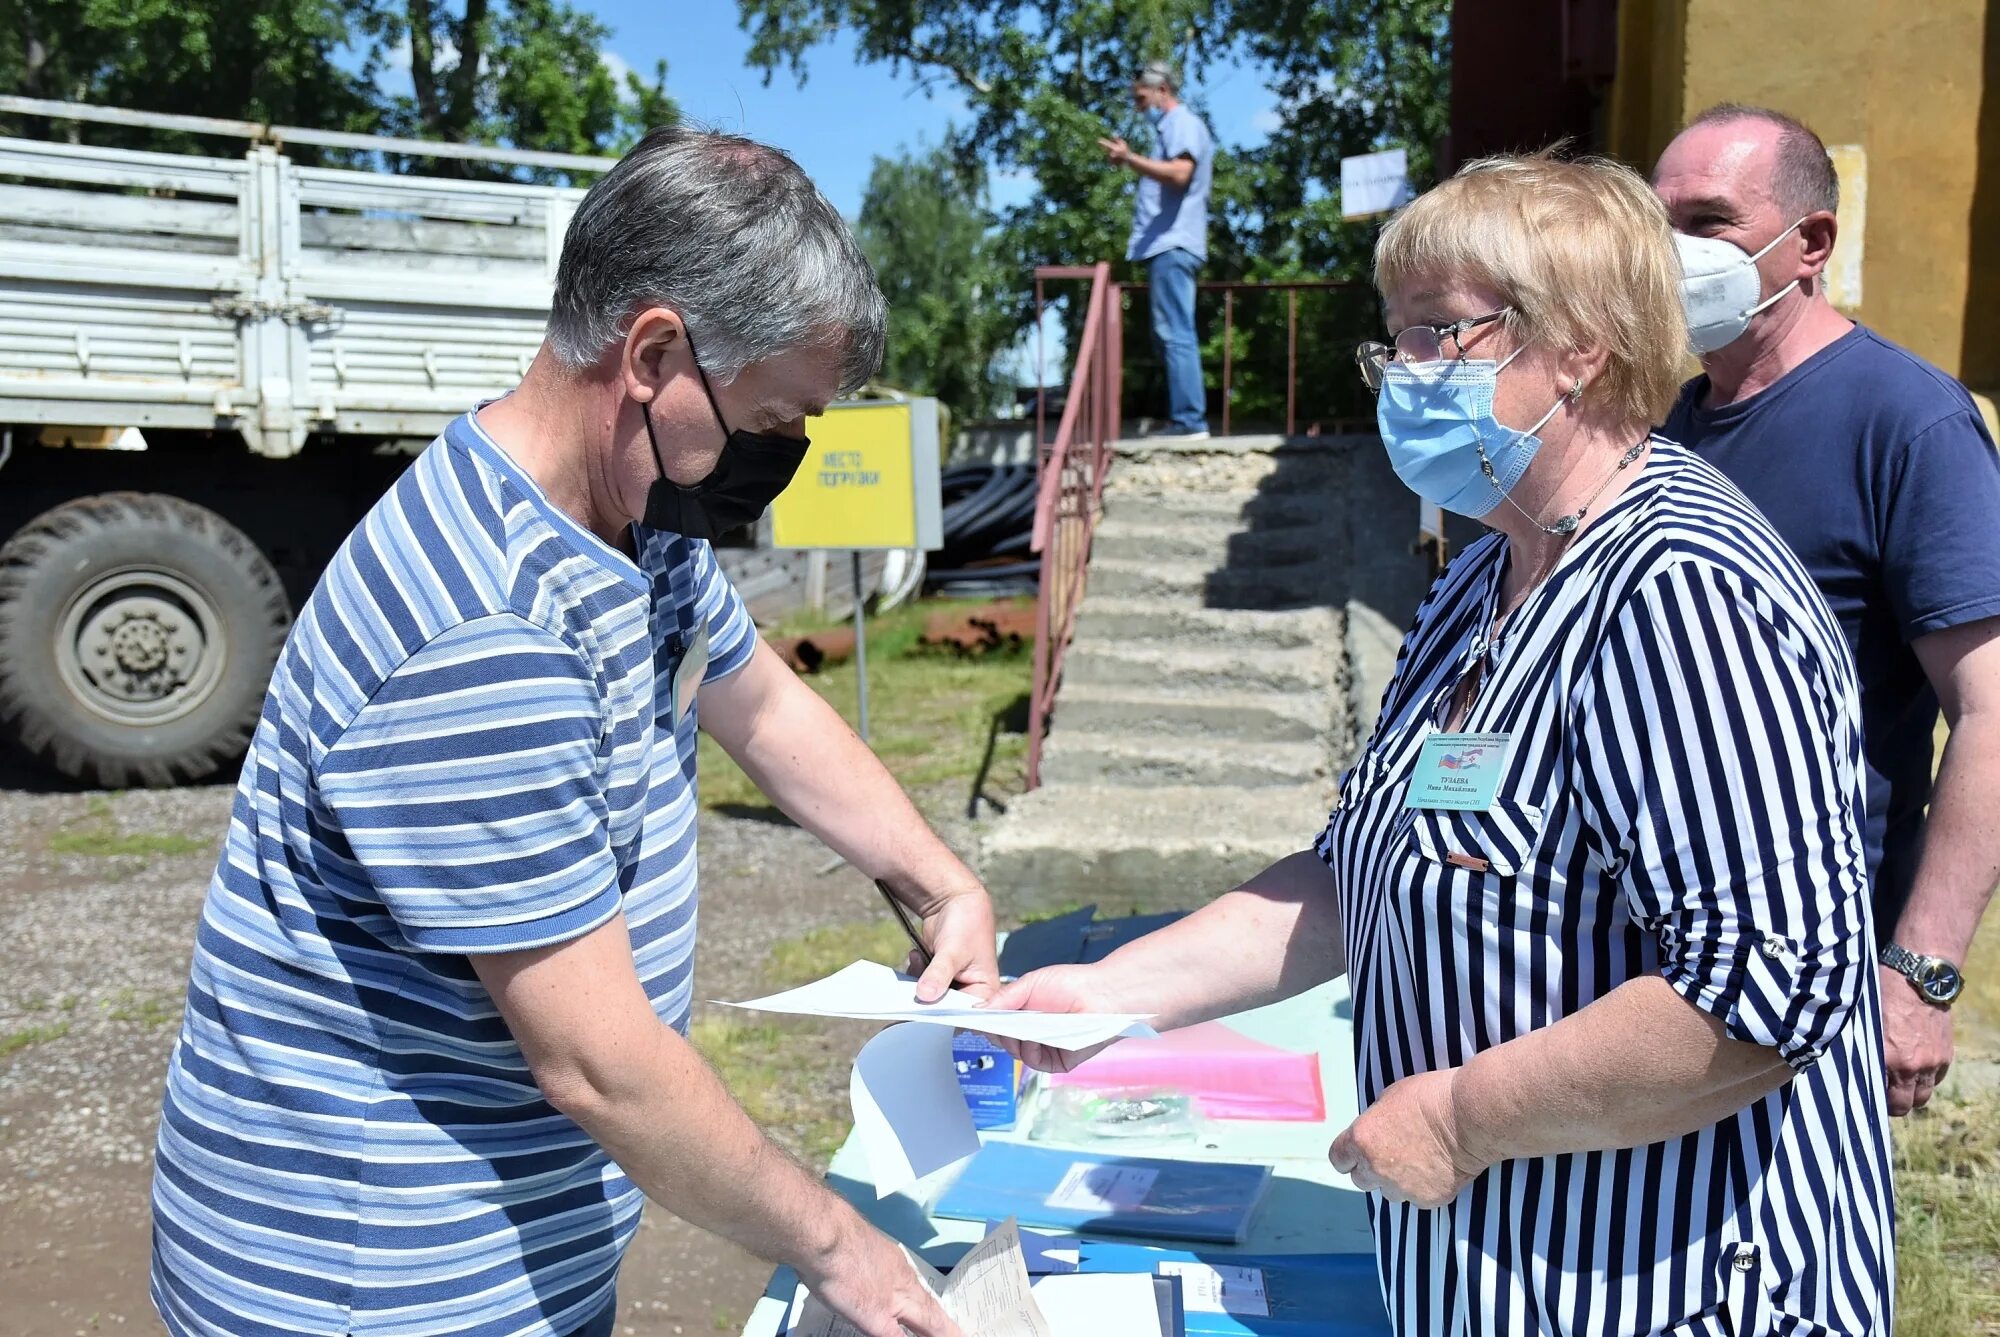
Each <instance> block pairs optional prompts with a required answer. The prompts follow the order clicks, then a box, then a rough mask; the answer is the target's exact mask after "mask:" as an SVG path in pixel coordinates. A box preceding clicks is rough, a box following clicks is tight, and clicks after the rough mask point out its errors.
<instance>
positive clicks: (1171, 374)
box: [1146, 246, 1208, 432]
mask: <svg viewBox="0 0 2000 1337" xmlns="http://www.w3.org/2000/svg"><path fill="white" fill-rule="evenodd" d="M1200 268H1201V261H1199V260H1197V259H1195V258H1194V254H1193V252H1191V251H1184V250H1182V249H1181V248H1180V247H1178V246H1176V247H1174V248H1172V249H1171V250H1165V251H1161V252H1160V253H1159V254H1158V255H1156V256H1154V257H1153V258H1152V259H1150V260H1148V261H1147V262H1146V283H1147V289H1146V291H1147V295H1148V297H1149V298H1150V299H1151V304H1152V311H1153V348H1154V350H1155V351H1156V352H1157V353H1159V355H1160V362H1161V363H1162V364H1163V365H1164V366H1165V367H1166V369H1167V421H1168V422H1169V423H1171V424H1172V425H1173V427H1174V428H1175V429H1176V430H1178V431H1183V432H1205V431H1207V430H1208V401H1207V396H1206V394H1205V393H1204V391H1203V389H1202V383H1201V345H1200V344H1199V343H1197V342H1196V341H1195V337H1194V276H1195V272H1196V271H1197V270H1199V269H1200Z"/></svg>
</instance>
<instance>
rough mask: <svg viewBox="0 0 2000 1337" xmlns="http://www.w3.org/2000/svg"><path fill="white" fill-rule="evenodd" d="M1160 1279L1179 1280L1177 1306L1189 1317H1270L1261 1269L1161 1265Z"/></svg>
mask: <svg viewBox="0 0 2000 1337" xmlns="http://www.w3.org/2000/svg"><path fill="white" fill-rule="evenodd" d="M1159 1271H1160V1275H1161V1276H1163V1277H1179V1278H1180V1279H1181V1303H1182V1304H1183V1305H1185V1306H1186V1307H1187V1311H1188V1313H1190V1314H1244V1315H1248V1316H1250V1317H1252V1318H1269V1317H1271V1297H1270V1296H1269V1295H1268V1294H1267V1293H1266V1292H1265V1289H1264V1269H1263V1268H1261V1267H1233V1266H1231V1265H1229V1264H1227V1263H1216V1264H1214V1265H1210V1264H1208V1263H1183V1262H1173V1261H1168V1262H1163V1263H1161V1264H1160V1267H1159Z"/></svg>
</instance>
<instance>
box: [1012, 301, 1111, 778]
mask: <svg viewBox="0 0 2000 1337" xmlns="http://www.w3.org/2000/svg"><path fill="white" fill-rule="evenodd" d="M1079 278H1088V279H1089V280H1090V296H1089V299H1088V304H1087V305H1086V307H1085V309H1084V319H1083V329H1082V333H1081V334H1080V336H1079V337H1078V339H1077V348H1076V361H1075V366H1076V370H1075V372H1074V374H1073V375H1072V376H1071V378H1070V387H1069V395H1068V398H1067V399H1066V400H1065V401H1064V403H1063V410H1062V420H1061V421H1060V422H1059V423H1058V424H1057V426H1056V434H1055V439H1054V440H1053V441H1045V438H1044V435H1043V432H1042V416H1043V415H1042V407H1041V405H1040V404H1039V403H1037V405H1036V408H1035V418H1036V432H1035V444H1036V455H1035V463H1036V469H1037V479H1036V489H1035V528H1034V536H1033V539H1032V544H1033V548H1034V551H1035V552H1037V553H1038V554H1040V555H1041V559H1042V563H1041V566H1042V569H1041V577H1040V588H1039V591H1038V593H1037V597H1036V600H1035V653H1034V661H1035V671H1034V684H1033V686H1032V688H1031V689H1030V694H1029V697H1028V788H1030V789H1034V788H1037V787H1038V786H1040V784H1041V782H1042V742H1043V739H1044V738H1045V737H1046V735H1047V734H1048V722H1049V715H1050V713H1051V712H1052V711H1053V710H1054V708H1055V699H1056V690H1057V688H1058V687H1060V686H1061V684H1062V671H1063V662H1064V660H1065V659H1066V658H1067V655H1068V651H1069V643H1070V639H1071V638H1072V637H1073V636H1074V635H1075V632H1076V614H1077V609H1078V607H1079V606H1080V605H1081V604H1082V602H1083V589H1084V582H1085V579H1086V578H1087V576H1088V573H1089V566H1090V544H1091V539H1092V537H1093V536H1094V535H1095V534H1096V531H1097V517H1098V514H1099V511H1100V509H1101V505H1102V500H1103V496H1104V477H1105V474H1106V472H1107V471H1108V469H1109V467H1110V464H1111V454H1112V443H1113V442H1114V441H1115V440H1117V437H1118V400H1119V396H1120V394H1121V393H1122V390H1123V386H1122V379H1121V378H1122V373H1121V362H1122V353H1123V349H1122V343H1123V334H1122V329H1121V325H1122V322H1121V321H1120V319H1119V309H1118V291H1117V285H1116V284H1114V283H1113V282H1112V281H1111V266H1110V264H1109V263H1099V264H1096V265H1092V266H1090V267H1089V268H1087V269H1086V268H1082V267H1078V266H1055V265H1051V266H1044V267H1041V268H1038V269H1036V270H1035V289H1036V293H1037V295H1038V296H1039V294H1040V293H1041V291H1042V283H1043V281H1044V280H1046V279H1079ZM1039 398H1040V393H1039V391H1038V392H1037V399H1038V400H1039Z"/></svg>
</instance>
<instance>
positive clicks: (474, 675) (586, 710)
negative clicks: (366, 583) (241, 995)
mask: <svg viewBox="0 0 2000 1337" xmlns="http://www.w3.org/2000/svg"><path fill="white" fill-rule="evenodd" d="M604 729H605V721H604V704H603V700H602V698H601V695H600V693H599V691H598V689H597V684H596V683H595V681H594V680H593V679H592V677H591V676H590V674H589V673H588V671H587V670H586V669H585V667H584V664H583V662H582V660H581V659H580V658H578V656H577V654H576V652H575V651H574V650H572V649H571V648H570V647H569V646H567V645H565V644H564V643H563V642H562V641H560V640H559V639H557V638H556V637H555V636H553V635H551V634H550V633H549V632H547V631H544V630H542V629H541V628H539V627H536V626H534V625H532V624H530V623H528V622H527V621H525V620H523V619H522V618H520V617H518V616H515V615H513V614H501V615H498V616H494V617H486V618H481V619H478V620H476V621H473V622H468V623H465V624H463V625H461V626H458V627H455V628H453V629H452V630H451V631H448V632H446V633H444V634H443V635H441V636H439V637H438V638H437V639H435V640H433V641H431V642H430V643H429V644H428V645H426V646H425V647H424V648H423V649H422V650H420V651H418V652H417V653H416V654H415V655H413V656H411V657H410V658H409V659H408V660H407V661H406V662H405V663H404V664H403V665H402V666H401V667H400V668H398V669H397V670H396V672H395V673H394V674H393V675H391V677H390V678H389V680H388V681H387V682H386V683H384V684H383V686H382V688H381V690H379V691H378V692H376V693H375V695H374V697H373V698H372V699H371V700H370V701H369V702H368V704H367V705H366V706H365V707H364V708H363V709H362V710H361V712H360V713H359V714H358V715H357V716H356V717H355V719H354V721H353V722H352V723H351V724H350V725H349V726H348V727H347V729H346V730H345V731H344V732H343V733H342V734H341V736H340V738H339V739H338V740H337V741H336V742H335V743H334V745H333V746H332V747H331V748H329V749H328V751H327V753H326V755H325V757H324V759H323V761H322V762H321V764H320V767H319V775H318V780H319V795H320V800H321V802H322V803H323V804H324V806H325V808H326V810H327V812H328V814H329V816H330V817H331V819H332V821H333V823H334V824H335V825H336V826H337V827H338V829H339V831H340V834H341V835H342V836H343V837H344V838H345V840H346V843H347V844H348V846H349V847H350V849H351V851H352V854H353V858H354V860H355V862H356V863H357V864H359V865H360V867H361V869H362V870H363V871H364V873H365V875H366V877H367V879H368V880H369V882H370V884H371V885H372V887H373V889H374V890H375V891H376V893H377V894H379V895H380V897H381V899H382V904H383V906H384V908H386V909H387V910H388V912H389V913H390V915H391V916H393V917H394V919H395V920H396V923H397V926H398V928H399V929H400V930H401V932H402V934H403V936H404V938H405V939H406V940H407V941H408V942H409V943H410V944H411V945H412V946H415V947H417V948H419V949H421V950H425V951H435V952H506V951H522V950H526V949H528V948H532V947H544V946H547V945H549V944H551V943H557V942H562V941H565V940H567V939H570V938H573V937H577V936H579V935H581V934H583V933H585V932H587V931H589V930H590V929H593V928H595V927H597V926H598V925H599V924H601V923H603V922H604V921H606V920H607V919H609V918H611V916H612V915H613V914H614V913H616V912H617V910H618V907H619V904H620V902H619V883H618V866H617V862H616V860H615V858H614V857H613V853H612V849H611V842H610V835H609V824H608V815H607V814H608V809H607V804H606V800H605V793H604V776H603V771H602V769H601V756H600V751H601V745H602V741H603V736H604Z"/></svg>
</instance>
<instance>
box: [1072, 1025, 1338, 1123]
mask: <svg viewBox="0 0 2000 1337" xmlns="http://www.w3.org/2000/svg"><path fill="white" fill-rule="evenodd" d="M1048 1080H1049V1082H1050V1083H1051V1084H1052V1085H1054V1086H1080V1087H1083V1088H1085V1089H1086V1090H1090V1091H1114V1092H1115V1091H1161V1090H1171V1091H1184V1092H1186V1093H1187V1094H1188V1095H1190V1096H1192V1097H1194V1102H1195V1106H1196V1108H1198V1109H1199V1110H1200V1111H1201V1113H1202V1114H1203V1115H1204V1116H1206V1117H1208V1118H1211V1119H1261V1120H1267V1121H1270V1122H1279V1123H1316V1122H1318V1121H1320V1120H1322V1119H1324V1118H1326V1093H1325V1092H1324V1091H1323V1090H1322V1089H1321V1087H1320V1081H1319V1055H1318V1054H1298V1053H1294V1052H1292V1051H1291V1050H1289V1049H1280V1048H1278V1047H1277V1046H1276V1045H1267V1044H1265V1043H1264V1042H1263V1041H1261V1040H1252V1039H1251V1038H1250V1037H1249V1036H1247V1035H1240V1034H1238V1033H1237V1032H1235V1031H1232V1030H1230V1029H1229V1028H1228V1027H1227V1026H1225V1025H1223V1024H1222V1023H1221V1022H1219V1021H1209V1022H1203V1023H1202V1024H1201V1025H1199V1026H1189V1027H1188V1028H1187V1029H1185V1030H1179V1031H1168V1032H1167V1033H1166V1034H1164V1035H1162V1036H1160V1037H1159V1038H1158V1039H1153V1040H1140V1039H1128V1040H1120V1041H1118V1042H1117V1043H1115V1044H1113V1045H1112V1046H1111V1047H1110V1048H1109V1049H1106V1050H1105V1051H1104V1052H1103V1053H1101V1054H1099V1055H1098V1056H1097V1057H1095V1058H1093V1059H1091V1060H1090V1061H1089V1062H1088V1063H1085V1064H1084V1065H1083V1066H1082V1067H1080V1068H1077V1069H1076V1070H1075V1071H1074V1072H1068V1073H1056V1074H1051V1075H1050V1076H1049V1078H1048Z"/></svg>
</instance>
